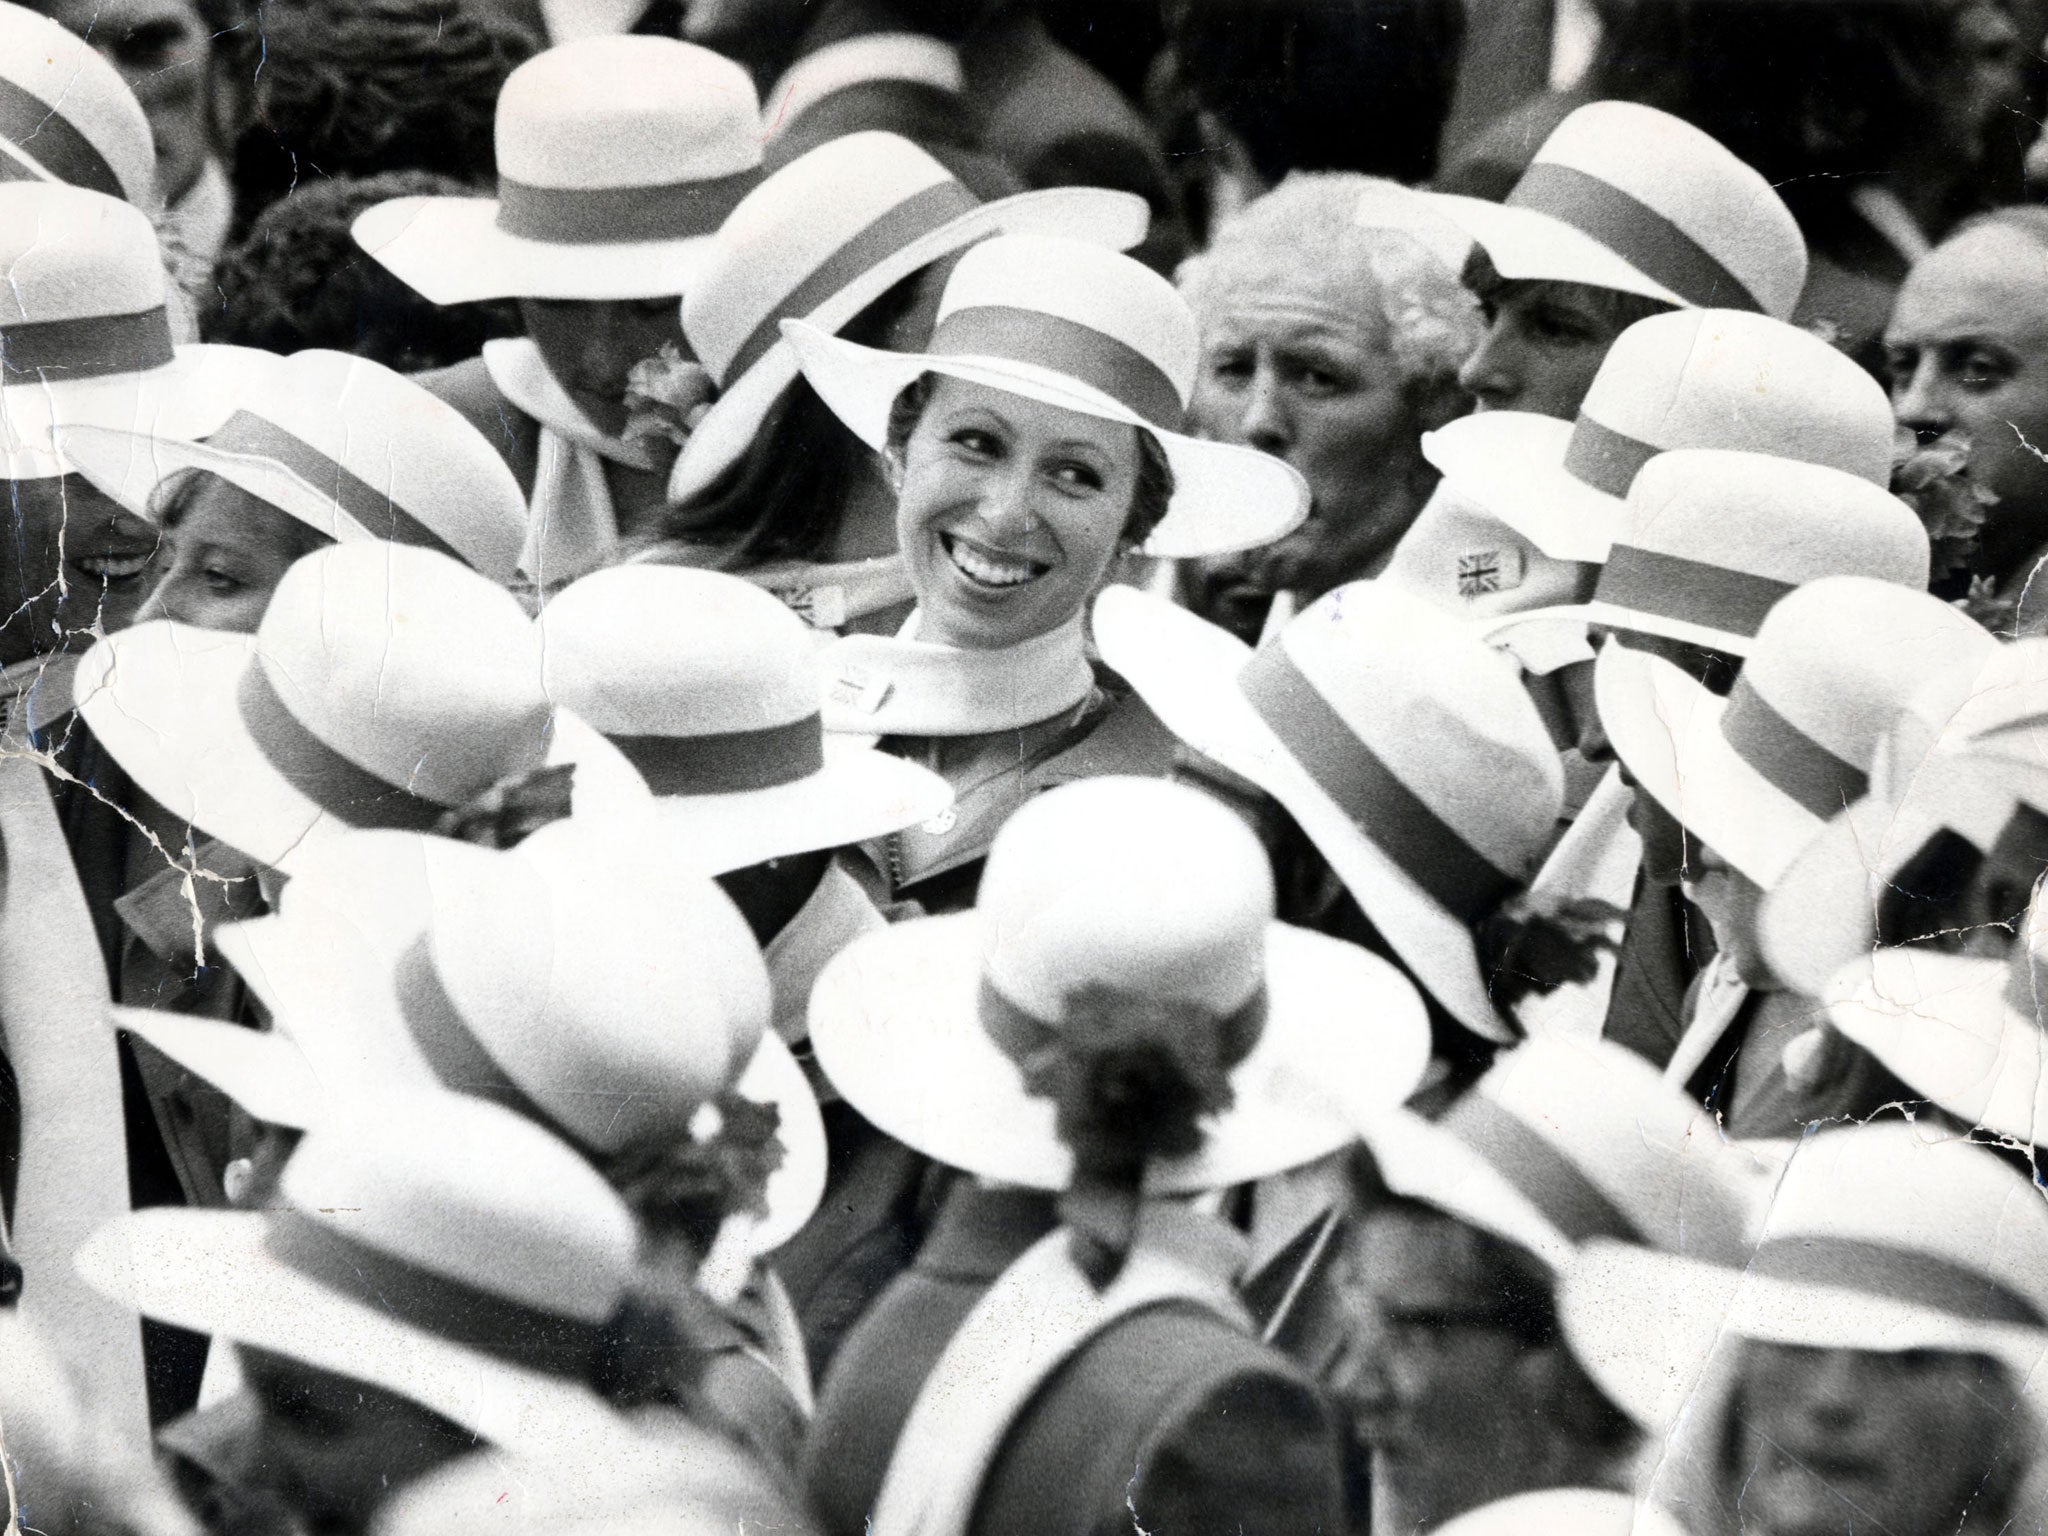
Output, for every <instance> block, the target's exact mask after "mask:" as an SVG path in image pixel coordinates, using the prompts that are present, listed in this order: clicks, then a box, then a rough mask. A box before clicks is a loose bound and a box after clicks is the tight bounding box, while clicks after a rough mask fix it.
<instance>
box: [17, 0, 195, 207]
mask: <svg viewBox="0 0 2048 1536" xmlns="http://www.w3.org/2000/svg"><path fill="white" fill-rule="evenodd" d="M0 180H4V181H59V182H67V183H69V184H70V185H71V186H74V187H84V188H85V189H86V190H87V191H90V192H98V193H102V194H103V195H105V196H107V197H118V198H120V199H121V200H122V201H123V202H127V203H133V204H134V205H135V206H136V207H138V208H144V209H148V208H153V207H155V206H156V202H157V186H156V141H155V140H154V139H153V138H152V137H151V136H150V131H149V119H148V118H147V117H145V116H144V115H143V112H142V103H141V102H139V101H137V100H136V99H135V93H134V92H133V91H131V90H130V89H128V82H127V81H125V80H123V79H122V78H121V72H120V71H119V70H118V69H116V68H114V66H113V65H112V64H109V63H108V62H107V61H106V60H105V59H103V58H101V57H100V53H99V50H98V49H96V48H95V47H93V45H92V44H91V43H90V42H88V41H87V40H86V39H85V38H82V37H79V36H78V35H77V34H75V33H73V32H71V31H68V30H67V29H66V28H64V27H62V26H60V25H58V24H57V23H56V22H55V21H53V20H51V19H50V18H49V17H48V16H45V15H43V14H42V13H41V12H39V11H33V10H30V9H29V8H28V7H27V6H24V5H10V4H4V3H0Z"/></svg>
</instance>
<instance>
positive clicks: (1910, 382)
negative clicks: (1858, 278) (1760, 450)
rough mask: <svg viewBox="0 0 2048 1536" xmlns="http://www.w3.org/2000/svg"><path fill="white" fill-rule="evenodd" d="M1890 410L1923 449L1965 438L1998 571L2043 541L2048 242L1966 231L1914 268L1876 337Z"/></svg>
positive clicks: (1998, 229) (1997, 230) (2046, 529)
mask: <svg viewBox="0 0 2048 1536" xmlns="http://www.w3.org/2000/svg"><path fill="white" fill-rule="evenodd" d="M1885 351H1886V354H1887V357H1888V361H1889V366H1890V370H1891V379H1892V412H1893V414H1894V415H1895V416H1897V417H1898V419H1899V422H1900V424H1901V425H1903V426H1906V427H1909V428H1911V429H1912V430H1913V432H1914V433H1915V434H1916V435H1917V436H1918V437H1919V438H1920V440H1921V441H1922V442H1923V443H1926V442H1931V441H1932V440H1933V439H1935V438H1936V437H1939V436H1940V435H1941V434H1942V433H1945V432H1957V431H1959V432H1961V433H1963V434H1965V435H1966V436H1967V437H1968V438H1969V440H1970V478H1971V479H1972V480H1974V481H1975V482H1976V483H1977V484H1979V485H1982V486H1984V487H1986V488H1987V489H1989V490H1990V491H1992V492H1993V493H1994V494H1995V495H1996V496H1997V497H1998V503H1997V505H1996V506H1994V507H1993V508H1992V509H1991V515H1990V519H1989V521H1988V522H1987V523H1986V525H1985V528H1984V535H1983V538H1984V551H1985V555H1986V556H1987V558H1988V560H1989V563H1990V568H1991V569H1992V570H1993V571H1994V572H1995V573H1997V574H1999V575H2005V574H2008V573H2011V572H2013V571H2015V570H2016V569H2017V568H2018V567H2019V566H2020V565H2022V564H2023V563H2024V562H2026V561H2027V560H2028V558H2029V557H2030V556H2032V555H2033V554H2035V553H2036V552H2037V551H2038V550H2040V548H2041V547H2042V546H2043V545H2044V544H2048V462H2044V460H2043V457H2042V455H2043V454H2044V453H2048V244H2044V243H2043V242H2042V241H2040V240H2037V239H2035V238H2033V237H2032V236H2030V235H2027V234H2025V233H2023V232H2021V231H2018V230H2014V229H2009V228H2005V227H2002V226H1998V225H1986V226H1983V227H1980V228H1977V229H1972V230H1967V231H1965V232H1964V233H1962V234H1960V235H1958V236H1956V237H1955V238H1954V239H1953V240H1950V241H1948V242H1947V243H1946V244H1944V245H1942V246H1940V247H1938V248H1937V249H1936V250H1935V251H1934V252H1933V253H1932V254H1931V255H1929V256H1928V257H1926V258H1925V259H1924V260H1922V261H1921V262H1920V264H1919V265H1918V266H1916V267H1914V268H1913V270H1912V272H1911V273H1910V274H1909V275H1908V276H1907V278H1906V282H1905V286H1904V287H1903V288H1901V289H1900V290H1899V298H1898V302H1897V304H1896V305H1895V306H1894V307H1893V309H1892V317H1891V324H1890V326H1889V327H1888V328H1887V330H1886V332H1885Z"/></svg>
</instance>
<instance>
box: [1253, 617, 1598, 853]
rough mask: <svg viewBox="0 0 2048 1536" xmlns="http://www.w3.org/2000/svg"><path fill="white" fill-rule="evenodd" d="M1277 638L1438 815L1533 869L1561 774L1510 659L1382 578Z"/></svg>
mask: <svg viewBox="0 0 2048 1536" xmlns="http://www.w3.org/2000/svg"><path fill="white" fill-rule="evenodd" d="M1277 643H1278V644H1280V645H1282V646H1284V647H1285V648H1286V652H1287V655H1288V656H1289V657H1290V658H1291V659H1292V660H1293V662H1294V664H1295V666H1296V667H1297V668H1298V669H1299V670H1300V672H1301V674H1302V676H1303V677H1305V678H1306V679H1307V680H1308V682H1309V683H1310V685H1311V686H1313V687H1314V689H1315V690H1316V692H1317V693H1318V694H1320V695H1321V696H1322V698H1323V701H1324V702H1325V703H1326V704H1328V705H1329V707H1330V708H1331V709H1332V710H1333V711H1335V713H1336V715H1337V717H1338V718H1339V719H1340V720H1341V721H1342V722H1343V723H1344V725H1345V727H1346V728H1347V729H1348V730H1350V732H1351V733H1352V734H1353V735H1354V736H1355V737H1357V739H1358V740H1359V741H1360V742H1361V743H1363V744H1364V745H1365V747H1366V748H1367V749H1368V750H1369V751H1370V752H1371V753H1372V755H1373V756H1374V757H1376V758H1378V759H1379V760H1380V761H1381V762H1382V763H1384V764H1385V765H1386V766H1387V768H1388V769H1389V770H1391V771H1392V773H1393V775H1394V776H1395V777H1396V778H1397V779H1399V780H1400V781H1401V783H1402V784H1403V785H1404V786H1405V787H1406V788H1407V789H1408V791H1409V792H1410V793H1411V794H1413V795H1415V796H1416V797H1417V798H1418V799H1420V800H1421V801H1422V802H1423V804H1424V805H1426V806H1428V808H1429V809H1430V810H1431V811H1433V812H1435V813H1436V815H1437V817H1438V819H1439V820H1441V821H1443V822H1444V823H1445V824H1446V825H1448V826H1449V827H1451V828H1452V829H1453V830H1454V831H1456V832H1457V833H1458V834H1459V835H1460V836H1461V837H1462V838H1463V839H1464V840H1465V841H1466V842H1467V843H1469V844H1470V845H1471V846H1472V847H1473V848H1475V849H1477V850H1478V852H1479V853H1481V854H1482V855H1484V856H1485V858H1486V860H1487V862H1488V863H1490V864H1491V865H1492V866H1493V867H1494V868H1495V869H1497V870H1499V871H1501V872H1502V873H1503V874H1506V875H1510V876H1515V877H1524V876H1527V875H1530V874H1533V873H1534V870H1535V861H1536V859H1537V858H1538V857H1539V856H1540V854H1541V851H1542V847H1543V845H1544V843H1545V842H1546V841H1547V840H1548V838H1549V837H1550V835H1551V833H1552V832H1553V831H1554V829H1555V827H1556V824H1557V818H1558V814H1559V811H1560V808H1561V806H1562V802H1563V797H1564V777H1563V770H1562V769H1561V768H1560V767H1559V766H1558V760H1557V749H1556V748H1555V746H1553V745H1552V744H1551V741H1550V736H1549V733H1548V732H1547V731H1546V730H1545V729H1544V726H1543V720H1542V717H1541V716H1540V715H1538V714H1537V713H1536V706H1535V705H1534V704H1532V703H1531V702H1530V701H1529V695H1528V693H1527V691H1526V690H1525V689H1524V688H1523V686H1522V682H1521V678H1520V676H1519V674H1518V673H1517V671H1516V669H1515V667H1514V664H1513V663H1512V662H1510V661H1508V660H1507V658H1506V657H1504V656H1503V655H1502V654H1501V653H1500V652H1499V651H1497V650H1495V649H1494V648H1493V647H1492V646H1490V645H1488V644H1486V643H1485V642H1484V641H1483V640H1481V639H1479V638H1478V636H1477V634H1476V633H1475V632H1474V631H1473V630H1472V629H1471V627H1470V626H1468V625H1466V624H1463V623H1461V622H1459V620H1458V619H1457V618H1456V617H1454V616H1453V615H1451V614H1449V613H1446V612H1445V611H1444V610H1443V609H1441V608H1439V607H1438V606H1437V605H1436V604H1435V603H1432V602H1430V601H1428V600H1427V599H1424V598H1421V597H1418V596H1416V595H1415V594H1413V593H1411V592H1407V591H1403V590H1401V589H1399V588H1395V587H1390V586H1388V585H1387V584H1386V583H1384V582H1379V581H1359V582H1352V583H1351V584H1349V585H1348V586H1343V587H1338V588H1336V589H1335V590H1334V591H1332V592H1329V593H1327V594H1325V595H1324V596H1323V597H1321V598H1319V599H1317V601H1316V602H1314V603H1313V604H1311V605H1310V606H1309V607H1308V608H1306V609H1304V610H1303V611H1302V612H1301V613H1300V614H1298V615H1297V616H1296V617H1295V619H1294V621H1293V622H1292V623H1290V624H1289V625H1288V626H1287V627H1286V629H1284V630H1282V631H1281V633H1280V638H1279V640H1278V642H1277ZM1367 831H1368V834H1369V832H1370V829H1367Z"/></svg>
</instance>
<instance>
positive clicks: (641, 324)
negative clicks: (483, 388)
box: [519, 298, 691, 437]
mask: <svg viewBox="0 0 2048 1536" xmlns="http://www.w3.org/2000/svg"><path fill="white" fill-rule="evenodd" d="M682 309H683V304H682V300H681V299H679V298H657V299H606V300H584V299H521V300H520V301H519V313H520V317H521V318H522V319H523V320H524V321H525V322H526V334H527V335H528V336H530V337H531V338H532V339H533V344H534V345H535V346H536V347H538V348H539V349H540V355H541V360H542V361H543V362H545V363H546V364H547V366H548V372H550V373H552V374H553V375H554V376H555V382H556V383H557V384H560V385H561V386H562V388H563V389H564V390H565V391H566V392H567V393H568V395H569V398H570V399H572V400H574V401H575V402H576V404H577V407H578V408H579V409H580V410H582V412H583V414H584V415H586V416H588V417H589V418H590V419H591V421H592V422H593V423H594V424H595V425H596V426H597V428H598V430H599V431H601V432H606V433H609V434H611V435H612V436H614V437H616V436H617V435H618V434H619V433H620V432H622V431H623V430H624V429H625V425H626V404H625V399H626V378H627V375H629V374H630V373H632V371H633V365H634V364H635V363H637V362H640V361H641V360H642V359H644V358H650V357H654V356H655V355H657V354H658V353H659V352H660V351H661V349H662V345H663V344H664V343H667V342H673V343H674V344H675V346H676V349H677V350H678V351H679V352H681V353H682V355H683V356H684V357H688V356H690V355H691V354H690V346H689V343H688V342H687V341H685V340H684V339H683V313H682Z"/></svg>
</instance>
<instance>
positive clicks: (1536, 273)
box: [1427, 192, 1697, 309]
mask: <svg viewBox="0 0 2048 1536" xmlns="http://www.w3.org/2000/svg"><path fill="white" fill-rule="evenodd" d="M1427 195H1428V196H1429V200H1430V203H1431V205H1432V206H1433V208H1434V209H1435V211H1436V212H1438V213H1441V214H1442V215H1443V216H1444V217H1445V218H1447V219H1449V220H1450V221H1451V222H1452V223H1453V224H1455V225H1457V226H1458V227H1459V228H1460V229H1462V230H1463V231H1464V232H1465V233H1466V234H1467V235H1469V236H1470V237H1471V239H1472V242H1473V243H1474V244H1475V245H1477V246H1479V247H1480V248H1481V249H1483V250H1484V251H1485V252H1486V255H1487V258H1488V259H1489V260H1490V261H1491V262H1492V263H1493V269H1494V271H1496V272H1498V273H1499V274H1500V275H1501V276H1502V277H1505V278H1508V279H1510V280H1513V281H1518V282H1555V283H1583V284H1586V285H1587V286H1589V287H1593V288H1615V289H1619V290H1620V291H1621V292H1623V293H1634V294H1640V295H1641V296H1642V297H1644V298H1646V299H1661V300H1662V301H1663V302H1664V303H1666V304H1675V305H1677V306H1678V307H1679V308H1680V309H1693V308H1696V307H1697V306H1696V305H1694V304H1693V303H1692V302H1691V301H1690V300H1689V299H1686V298H1683V297H1682V296H1680V295H1679V294H1677V293H1674V292H1672V290H1671V289H1669V288H1667V287H1665V286H1664V285H1663V284H1662V283H1660V282H1658V281H1657V280H1656V279H1655V278H1653V277H1651V276H1649V275H1648V274H1647V273H1645V272H1643V271H1642V270H1640V269H1639V268H1637V267H1636V266H1635V265H1634V264H1633V263H1631V262H1629V261H1627V260H1624V259H1623V258H1622V257H1621V256H1620V255H1619V254H1618V253H1617V252H1615V251H1614V250H1613V249H1612V248H1611V247H1609V246H1605V245H1602V244H1601V243H1600V242H1599V241H1598V240H1595V239H1594V238H1593V237H1592V236H1591V235H1589V234H1586V233H1585V232H1584V231H1583V230H1579V229H1576V228H1574V227H1573V226H1571V225H1570V224H1567V223H1565V222H1564V220H1562V219H1560V218H1556V217H1554V216H1553V215H1551V214H1547V213H1539V212H1537V211H1536V210H1535V209H1533V208H1521V207H1517V206H1515V205H1513V204H1511V203H1492V202H1488V201H1486V200H1485V199H1484V198H1478V197H1464V196H1460V195H1458V194H1456V193H1447V192H1439V193H1432V194H1427Z"/></svg>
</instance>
